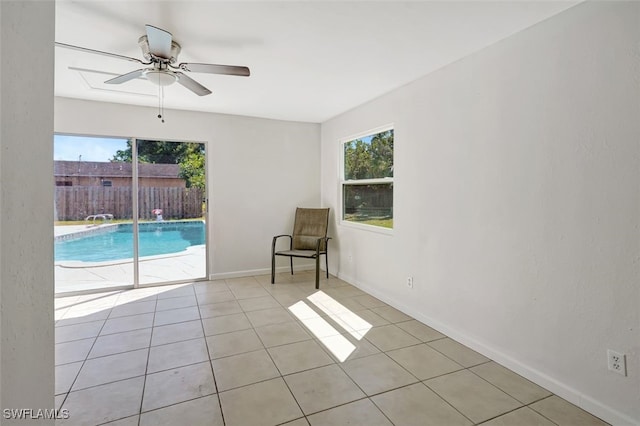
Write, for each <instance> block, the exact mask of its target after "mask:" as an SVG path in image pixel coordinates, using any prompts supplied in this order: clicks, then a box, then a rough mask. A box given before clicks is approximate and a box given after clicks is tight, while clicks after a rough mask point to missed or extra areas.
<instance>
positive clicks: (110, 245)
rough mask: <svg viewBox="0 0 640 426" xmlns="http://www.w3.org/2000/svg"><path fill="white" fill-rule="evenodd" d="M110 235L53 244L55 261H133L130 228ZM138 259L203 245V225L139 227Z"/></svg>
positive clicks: (121, 227)
mask: <svg viewBox="0 0 640 426" xmlns="http://www.w3.org/2000/svg"><path fill="white" fill-rule="evenodd" d="M114 228H115V229H114V231H112V232H106V233H100V234H95V235H89V236H87V237H84V238H78V239H71V240H66V241H56V242H55V260H56V261H62V260H79V261H83V262H105V261H110V260H119V259H128V258H132V257H133V225H132V224H119V225H117V226H115V227H114ZM139 230H140V232H139V235H140V239H139V242H138V250H139V253H140V257H144V256H155V255H159V254H169V253H178V252H181V251H183V250H186V248H187V247H190V246H195V245H199V244H204V242H205V230H204V222H200V221H197V222H175V223H172V222H160V223H155V222H154V223H140V224H139Z"/></svg>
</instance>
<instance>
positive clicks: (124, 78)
mask: <svg viewBox="0 0 640 426" xmlns="http://www.w3.org/2000/svg"><path fill="white" fill-rule="evenodd" d="M144 71H145V69H144V68H143V69H141V70H135V71H131V72H128V73H126V74H122V75H119V76H117V77H114V78H112V79H111V80H107V81H105V83H107V84H120V83H126V82H127V81H129V80H133V79H135V78H138V77H142V74H143V73H144Z"/></svg>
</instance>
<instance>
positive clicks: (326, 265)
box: [324, 253, 329, 279]
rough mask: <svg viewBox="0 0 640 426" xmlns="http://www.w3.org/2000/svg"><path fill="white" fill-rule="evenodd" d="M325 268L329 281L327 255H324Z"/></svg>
mask: <svg viewBox="0 0 640 426" xmlns="http://www.w3.org/2000/svg"><path fill="white" fill-rule="evenodd" d="M324 266H325V268H327V279H329V256H327V253H325V254H324Z"/></svg>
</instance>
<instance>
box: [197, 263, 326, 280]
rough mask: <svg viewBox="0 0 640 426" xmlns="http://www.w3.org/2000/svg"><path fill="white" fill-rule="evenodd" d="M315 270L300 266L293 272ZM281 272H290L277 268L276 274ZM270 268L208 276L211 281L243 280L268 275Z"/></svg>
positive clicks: (285, 268) (286, 268)
mask: <svg viewBox="0 0 640 426" xmlns="http://www.w3.org/2000/svg"><path fill="white" fill-rule="evenodd" d="M309 270H315V266H314V265H300V266H296V267H295V269H294V273H295V271H309ZM282 272H290V269H289V266H277V267H276V274H279V273H282ZM270 274H271V268H262V269H247V270H246V271H233V272H219V273H214V274H209V279H210V280H211V281H213V280H225V279H227V278H243V277H253V276H256V275H270Z"/></svg>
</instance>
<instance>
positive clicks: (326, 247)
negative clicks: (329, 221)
mask: <svg viewBox="0 0 640 426" xmlns="http://www.w3.org/2000/svg"><path fill="white" fill-rule="evenodd" d="M330 239H331V237H320V238H318V241H317V242H316V254H317V255H319V254H320V242H321V241H322V240H324V251H325V252H326V251H327V249H328V247H329V240H330Z"/></svg>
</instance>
